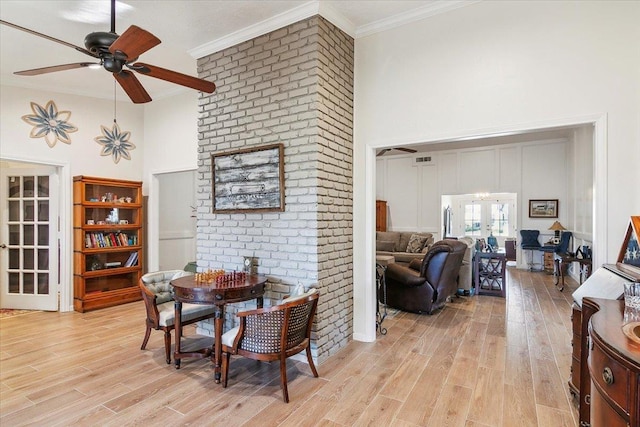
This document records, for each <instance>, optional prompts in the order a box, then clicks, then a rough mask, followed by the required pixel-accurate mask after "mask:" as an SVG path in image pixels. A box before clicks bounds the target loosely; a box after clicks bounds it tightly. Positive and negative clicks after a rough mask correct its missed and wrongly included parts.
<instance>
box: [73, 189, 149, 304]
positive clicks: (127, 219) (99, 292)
mask: <svg viewBox="0 0 640 427" xmlns="http://www.w3.org/2000/svg"><path fill="white" fill-rule="evenodd" d="M142 220H143V216H142V183H141V182H139V181H124V180H117V179H105V178H95V177H87V176H76V177H74V178H73V248H74V249H73V250H74V260H73V281H74V283H73V286H74V300H73V307H74V309H75V310H76V311H80V312H84V311H87V310H94V309H98V308H104V307H110V306H113V305H118V304H123V303H127V302H131V301H137V300H139V299H141V295H140V290H139V289H138V281H139V280H140V276H141V275H142V271H143V270H142V260H143V259H144V256H143V249H142V248H143V245H142V243H143V242H142V237H143V224H142Z"/></svg>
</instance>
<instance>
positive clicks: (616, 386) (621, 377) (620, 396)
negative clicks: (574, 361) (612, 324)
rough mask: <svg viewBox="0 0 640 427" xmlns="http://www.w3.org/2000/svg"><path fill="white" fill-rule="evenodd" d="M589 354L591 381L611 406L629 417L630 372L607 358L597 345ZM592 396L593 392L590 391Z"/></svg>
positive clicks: (593, 346)
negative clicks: (608, 400) (609, 401)
mask: <svg viewBox="0 0 640 427" xmlns="http://www.w3.org/2000/svg"><path fill="white" fill-rule="evenodd" d="M594 344H595V345H592V348H591V350H590V352H589V372H590V373H591V381H592V382H593V383H594V384H595V385H597V386H598V387H599V388H600V389H601V390H602V391H603V392H604V393H605V394H606V395H607V396H609V398H610V399H611V400H613V402H611V404H612V405H614V406H618V408H619V409H621V410H622V411H624V413H626V414H627V415H629V378H630V375H631V374H630V372H629V370H628V369H627V368H625V367H624V366H622V365H620V364H619V363H618V362H616V361H615V360H613V359H611V358H610V357H609V356H607V355H606V354H605V353H604V352H603V351H602V349H601V348H600V347H598V344H597V343H594ZM591 394H594V390H591Z"/></svg>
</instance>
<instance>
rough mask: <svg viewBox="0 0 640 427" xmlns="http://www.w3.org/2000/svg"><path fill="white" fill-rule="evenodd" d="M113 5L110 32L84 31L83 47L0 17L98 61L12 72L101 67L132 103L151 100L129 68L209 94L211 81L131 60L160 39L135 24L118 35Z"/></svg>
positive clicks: (43, 72)
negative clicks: (85, 34) (88, 32)
mask: <svg viewBox="0 0 640 427" xmlns="http://www.w3.org/2000/svg"><path fill="white" fill-rule="evenodd" d="M115 4H116V2H115V0H111V31H110V32H104V31H97V32H93V33H90V34H88V35H87V36H86V37H85V39H84V45H85V48H86V49H85V48H82V47H80V46H76V45H74V44H71V43H68V42H65V41H63V40H60V39H56V38H54V37H51V36H48V35H46V34H42V33H39V32H37V31H34V30H30V29H28V28H25V27H21V26H19V25H16V24H13V23H11V22H7V21H3V20H0V23H1V24H3V25H7V26H9V27H12V28H15V29H17V30H20V31H24V32H26V33H29V34H32V35H35V36H38V37H42V38H45V39H47V40H50V41H53V42H56V43H60V44H62V45H64V46H67V47H71V48H73V49H75V50H77V51H78V52H81V53H84V54H85V55H88V56H91V57H93V58H96V59H99V60H100V63H92V62H78V63H73V64H63V65H54V66H51V67H43V68H34V69H31V70H23V71H17V72H15V73H14V74H17V75H19V76H37V75H40V74H45V73H53V72H57V71H65V70H73V69H78V68H88V67H94V66H102V68H104V69H105V70H107V71H109V72H111V73H113V76H114V78H115V79H116V81H117V82H118V83H119V84H120V86H121V87H122V89H123V90H124V91H125V92H126V94H127V95H128V96H129V98H130V99H131V101H133V102H134V103H135V104H142V103H145V102H149V101H151V96H149V94H148V93H147V91H146V90H145V89H144V87H143V86H142V83H140V81H139V80H138V79H137V77H136V76H135V74H134V73H132V72H131V71H129V70H132V71H135V72H136V73H140V74H143V75H146V76H149V77H153V78H156V79H160V80H164V81H167V82H170V83H174V84H178V85H180V86H185V87H188V88H191V89H195V90H198V91H201V92H206V93H213V92H214V91H215V89H216V85H215V83H213V82H210V81H208V80H204V79H199V78H197V77H193V76H189V75H187V74H182V73H178V72H177V71H172V70H167V69H165V68H161V67H157V66H155V65H150V64H145V63H135V61H136V60H137V59H138V57H139V56H140V55H142V54H143V53H145V52H146V51H148V50H149V49H151V48H153V47H155V46H157V45H159V44H160V43H161V41H160V39H159V38H157V37H156V36H154V35H153V34H151V33H150V32H148V31H146V30H144V29H142V28H140V27H138V26H136V25H131V26H130V27H129V28H128V29H127V30H126V31H125V32H124V33H122V35H120V36H119V35H118V34H117V33H116V31H115V26H116V25H115V23H116V20H115V18H116V9H115ZM125 68H126V69H125Z"/></svg>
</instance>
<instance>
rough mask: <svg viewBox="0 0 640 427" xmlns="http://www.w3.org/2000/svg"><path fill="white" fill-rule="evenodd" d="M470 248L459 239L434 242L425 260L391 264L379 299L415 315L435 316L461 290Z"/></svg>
mask: <svg viewBox="0 0 640 427" xmlns="http://www.w3.org/2000/svg"><path fill="white" fill-rule="evenodd" d="M466 250H467V245H466V244H464V243H462V242H459V241H457V240H448V239H447V240H441V241H439V242H436V243H434V244H433V245H432V246H431V248H429V251H428V252H427V254H426V255H425V257H424V259H423V260H422V262H421V261H419V260H414V261H412V262H411V263H410V264H409V266H408V267H405V266H402V265H399V264H389V266H388V267H387V270H386V272H385V281H386V301H385V300H384V289H382V287H381V288H380V289H378V299H379V300H380V302H383V303H384V302H386V304H387V305H388V306H389V307H394V308H399V309H400V310H404V311H411V312H414V313H428V314H431V313H433V311H434V310H437V309H439V308H441V307H443V306H444V304H445V303H446V301H447V298H448V297H450V296H451V295H454V294H455V293H456V291H457V290H458V284H457V279H458V274H459V272H460V266H461V265H462V258H463V257H464V253H465V251H466Z"/></svg>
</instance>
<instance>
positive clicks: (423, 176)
mask: <svg viewBox="0 0 640 427" xmlns="http://www.w3.org/2000/svg"><path fill="white" fill-rule="evenodd" d="M571 145H572V144H570V143H569V142H567V141H566V140H564V139H562V140H550V141H535V140H534V141H528V142H526V143H519V144H507V145H496V146H486V147H481V148H466V149H453V150H443V151H437V152H431V153H418V154H416V155H398V156H392V157H391V156H388V157H384V156H382V157H378V158H377V160H376V189H377V190H376V199H382V200H386V201H387V207H388V222H389V229H390V230H393V231H413V230H416V231H425V232H429V233H433V234H434V238H435V239H436V240H438V239H440V238H441V236H440V234H441V232H442V207H441V198H442V196H443V195H459V194H475V193H509V192H512V193H517V194H518V207H517V217H516V218H515V220H516V225H517V228H518V229H537V230H541V233H542V234H549V235H552V234H553V232H548V230H547V229H548V228H549V226H550V225H551V223H552V222H553V221H552V220H549V219H535V218H529V215H528V209H529V208H528V202H529V199H559V200H560V202H559V205H560V209H559V218H558V220H559V221H560V222H561V223H562V224H563V225H565V226H566V227H568V229H573V224H572V219H573V218H574V214H573V203H571V202H570V200H571V199H570V197H569V180H568V179H567V178H568V176H570V175H569V174H570V173H571V170H570V169H569V168H568V167H567V165H570V164H572V163H573V162H572V161H570V159H569V157H568V155H569V152H570V150H569V149H568V148H567V147H568V146H571ZM585 151H587V152H588V150H585ZM418 155H419V156H430V157H431V159H432V161H431V162H430V163H428V164H425V163H415V162H414V158H415V156H418ZM584 159H585V161H586V162H587V163H588V165H589V167H590V166H591V165H592V164H593V160H592V159H591V158H586V157H585V158H584Z"/></svg>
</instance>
